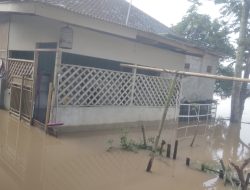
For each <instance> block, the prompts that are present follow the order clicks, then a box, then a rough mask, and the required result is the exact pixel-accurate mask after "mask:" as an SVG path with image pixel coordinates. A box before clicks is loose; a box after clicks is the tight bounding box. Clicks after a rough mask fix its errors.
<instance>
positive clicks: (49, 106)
mask: <svg viewBox="0 0 250 190" xmlns="http://www.w3.org/2000/svg"><path fill="white" fill-rule="evenodd" d="M52 93H53V84H52V82H51V83H49V93H48V101H47V102H48V103H47V110H46V119H45V132H46V133H47V132H48V123H49V120H50V110H51V100H52Z"/></svg>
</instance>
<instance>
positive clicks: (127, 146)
mask: <svg viewBox="0 0 250 190" xmlns="http://www.w3.org/2000/svg"><path fill="white" fill-rule="evenodd" d="M135 144H136V143H135V142H134V141H133V140H132V139H130V140H129V139H128V131H127V130H126V129H122V135H121V138H120V145H121V148H122V149H123V150H127V151H132V152H136V146H135Z"/></svg>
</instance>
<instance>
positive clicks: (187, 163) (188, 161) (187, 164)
mask: <svg viewBox="0 0 250 190" xmlns="http://www.w3.org/2000/svg"><path fill="white" fill-rule="evenodd" d="M186 166H190V158H186Z"/></svg>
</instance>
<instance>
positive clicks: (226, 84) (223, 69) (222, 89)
mask: <svg viewBox="0 0 250 190" xmlns="http://www.w3.org/2000/svg"><path fill="white" fill-rule="evenodd" d="M217 74H218V75H225V76H230V77H233V76H234V68H233V67H232V65H229V66H224V65H222V64H219V66H218V68H217ZM232 87H233V81H228V80H216V82H215V93H216V94H217V95H219V96H221V97H229V96H231V94H232Z"/></svg>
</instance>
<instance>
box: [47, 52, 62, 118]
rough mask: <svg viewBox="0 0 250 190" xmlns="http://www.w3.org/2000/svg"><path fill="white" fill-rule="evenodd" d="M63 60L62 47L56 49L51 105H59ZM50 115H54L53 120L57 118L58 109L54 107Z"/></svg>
mask: <svg viewBox="0 0 250 190" xmlns="http://www.w3.org/2000/svg"><path fill="white" fill-rule="evenodd" d="M61 62H62V51H61V49H60V48H58V49H57V51H56V60H55V71H54V80H53V86H54V90H53V93H52V100H51V106H52V107H54V106H57V96H58V80H59V78H58V74H59V71H60V66H61ZM50 112H51V113H50V116H51V117H52V119H53V120H55V119H56V115H57V113H56V112H57V110H56V111H55V110H54V109H51V111H50Z"/></svg>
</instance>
